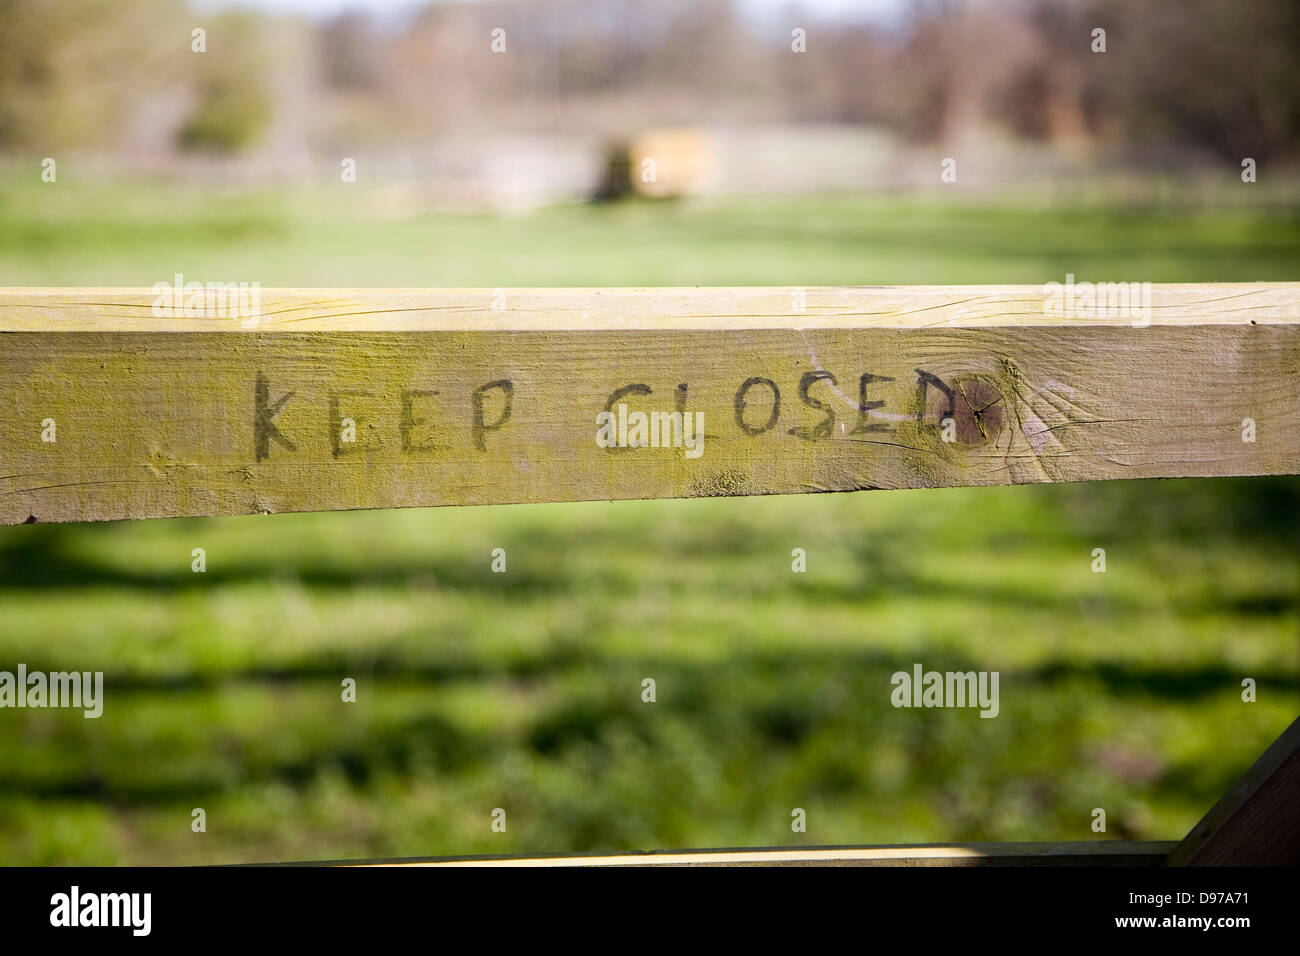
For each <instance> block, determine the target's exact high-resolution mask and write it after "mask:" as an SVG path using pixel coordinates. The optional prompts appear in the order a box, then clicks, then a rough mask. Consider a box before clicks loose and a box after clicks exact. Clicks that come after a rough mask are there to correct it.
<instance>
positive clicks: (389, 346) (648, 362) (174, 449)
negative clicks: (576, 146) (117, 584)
mask: <svg viewBox="0 0 1300 956" xmlns="http://www.w3.org/2000/svg"><path fill="white" fill-rule="evenodd" d="M1296 473H1300V283H1245V284H1231V285H1210V284H1205V285H1157V286H1146V285H1142V286H1139V285H1138V284H1136V283H1131V284H1125V283H1119V284H1109V285H1107V284H1103V285H1098V286H1091V285H1087V284H1079V285H1072V284H1067V285H1065V286H1062V285H1060V284H1055V283H1050V284H1049V285H1048V286H1044V287H1032V286H968V287H911V288H808V289H789V288H749V289H725V288H707V289H491V290H490V289H478V290H475V289H466V290H373V289H372V290H363V289H354V290H346V289H344V290H338V289H330V290H302V289H267V290H261V289H258V288H256V287H254V288H242V289H241V288H239V287H237V286H236V287H233V288H232V287H230V286H223V285H220V284H218V285H217V287H216V288H214V287H212V286H191V285H188V284H183V283H180V282H179V281H178V284H177V285H176V286H170V284H169V283H160V284H159V285H158V286H155V287H154V288H153V289H150V290H131V289H0V523H3V524H17V523H34V522H38V521H40V522H46V521H98V520H108V519H120V518H153V517H171V516H188V515H234V514H249V513H271V512H287V511H328V510H341V509H353V508H398V507H410V506H425V505H467V504H498V503H509V502H541V501H579V500H592V499H623V498H688V497H709V496H722V495H756V494H787V493H802V492H826V491H853V490H860V489H876V488H930V487H944V486H958V485H997V484H1023V483H1033V482H1054V481H1088V480H1100V479H1111V478H1153V477H1165V478H1170V477H1192V476H1227V475H1266V474H1296ZM1062 861H1066V862H1078V863H1084V864H1096V863H1102V862H1105V863H1114V864H1124V865H1156V864H1160V863H1171V864H1190V865H1197V864H1228V863H1293V864H1294V863H1300V721H1297V723H1295V724H1292V725H1291V727H1290V728H1289V729H1288V730H1287V731H1286V733H1284V734H1283V736H1282V737H1281V738H1280V739H1279V740H1278V741H1277V743H1275V744H1274V745H1273V746H1272V747H1270V748H1269V750H1268V752H1267V753H1266V754H1265V755H1264V756H1263V757H1261V758H1260V761H1259V762H1257V763H1256V765H1255V766H1254V767H1252V768H1251V770H1250V771H1249V772H1248V773H1247V774H1246V776H1245V777H1243V778H1242V780H1241V781H1240V782H1239V783H1238V784H1237V785H1236V786H1235V787H1234V788H1233V789H1232V791H1230V793H1229V794H1228V795H1227V796H1225V797H1224V799H1223V800H1222V801H1220V803H1219V804H1217V805H1216V806H1215V807H1214V808H1213V809H1212V810H1211V811H1210V813H1209V814H1207V815H1206V817H1205V819H1204V820H1202V821H1201V822H1200V823H1199V824H1198V825H1197V826H1196V827H1195V828H1194V829H1193V830H1192V832H1191V833H1190V834H1188V836H1187V838H1186V839H1185V840H1183V841H1182V842H1181V843H1180V844H1176V845H1175V844H1160V843H1148V844H1124V843H1119V842H1111V841H1098V842H1096V843H1083V844H1037V845H1025V844H983V845H965V846H945V847H941V846H933V847H901V848H900V847H864V848H822V849H816V850H792V849H788V848H787V849H773V850H750V851H711V852H705V853H698V854H697V853H685V854H681V853H674V854H652V855H635V856H615V857H565V858H546V859H538V860H529V861H520V860H511V861H509V862H511V863H530V864H536V865H550V864H555V863H569V864H573V863H590V864H604V865H611V864H621V863H656V864H669V863H671V864H687V865H689V864H692V863H714V864H722V863H727V864H747V863H799V864H822V863H824V864H872V863H876V864H880V863H888V864H893V865H951V864H988V863H998V862H1002V863H1008V862H1016V863H1033V864H1056V863H1060V862H1062ZM441 862H446V863H457V864H464V863H476V864H489V863H494V862H501V861H493V860H463V859H462V860H448V861H441Z"/></svg>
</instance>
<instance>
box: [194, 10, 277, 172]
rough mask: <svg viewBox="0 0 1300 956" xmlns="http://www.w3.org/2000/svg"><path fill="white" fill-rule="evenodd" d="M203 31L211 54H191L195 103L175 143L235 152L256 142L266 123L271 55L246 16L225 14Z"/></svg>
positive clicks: (254, 22) (254, 23)
mask: <svg viewBox="0 0 1300 956" xmlns="http://www.w3.org/2000/svg"><path fill="white" fill-rule="evenodd" d="M206 29H207V31H208V40H207V42H208V50H209V51H211V52H209V53H206V54H196V59H197V60H198V63H197V65H196V73H195V75H196V77H197V90H196V93H197V102H196V105H195V107H194V110H193V111H192V112H191V113H190V115H189V118H188V119H187V120H186V122H185V125H184V126H183V127H182V128H181V130H180V134H179V142H180V145H181V146H183V147H185V148H187V149H197V150H204V151H212V152H237V151H239V150H242V149H245V148H247V147H249V146H251V145H253V144H254V143H255V142H257V140H258V138H259V137H261V136H262V134H263V133H264V132H265V131H266V128H267V126H268V124H269V123H270V122H271V118H272V109H271V98H270V95H269V93H268V90H267V72H268V66H269V62H270V51H268V50H266V49H265V44H264V35H263V33H262V32H261V31H260V30H259V23H258V19H257V18H256V17H255V16H253V15H251V14H246V13H232V14H226V15H223V16H221V17H219V18H217V19H215V20H212V21H209V26H208V27H206Z"/></svg>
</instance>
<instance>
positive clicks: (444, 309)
mask: <svg viewBox="0 0 1300 956" xmlns="http://www.w3.org/2000/svg"><path fill="white" fill-rule="evenodd" d="M157 299H158V296H156V295H155V293H154V292H152V291H147V290H111V289H109V290H104V289H72V290H70V289H61V290H39V289H11V290H5V291H0V333H3V334H0V522H3V523H18V522H30V521H89V520H100V519H115V518H140V517H161V516H176V515H217V514H245V513H257V512H282V511H304V510H336V509H351V508H393V507H405V506H421V505H453V504H490V503H504V502H537V501H567V500H589V499H618V498H651V497H695V496H710V495H739V494H772V493H799V492H817V491H849V490H855V489H864V488H917V487H939V486H951V485H992V484H1007V483H1024V482H1043V481H1078V480H1094V479H1108V478H1138V477H1175V476H1210V475H1252V474H1279V473H1295V472H1297V471H1300V429H1298V428H1297V427H1296V424H1295V423H1296V421H1297V417H1298V415H1300V285H1297V284H1281V283H1272V284H1250V285H1205V286H1201V285H1194V286H1153V287H1151V290H1150V298H1149V301H1148V305H1149V309H1142V310H1141V311H1140V312H1138V313H1137V314H1133V313H1132V312H1131V313H1130V314H1127V315H1106V314H1101V313H1100V312H1098V311H1097V310H1095V309H1094V310H1093V311H1091V312H1089V311H1088V310H1087V309H1082V310H1080V309H1079V308H1073V309H1071V310H1069V313H1068V314H1065V315H1061V314H1046V313H1045V309H1044V306H1045V303H1046V302H1047V300H1048V296H1047V295H1046V294H1045V291H1044V289H1042V288H1037V287H982V286H981V287H952V288H882V289H807V290H791V289H698V290H690V289H659V290H647V289H640V290H619V289H604V290H447V291H411V290H407V291H403V290H391V291H389V290H315V291H313V290H259V291H258V293H257V302H256V303H255V305H256V308H255V309H253V308H248V306H249V305H250V303H249V302H247V301H246V302H245V303H244V306H245V308H244V310H243V311H242V312H241V311H240V310H239V309H238V308H234V307H232V303H231V301H230V300H229V299H227V300H225V304H224V305H223V304H222V303H223V300H221V299H220V297H214V296H213V295H205V296H202V297H198V298H196V299H194V300H193V301H192V302H191V303H190V304H192V305H194V306H195V308H193V309H192V310H190V311H193V312H195V313H196V314H194V315H187V314H185V313H186V310H185V308H184V305H185V304H186V302H185V300H184V299H178V298H173V297H171V296H170V295H166V294H164V295H163V296H162V299H163V301H162V303H161V305H159V303H158V301H156V300H157ZM1134 301H1138V300H1137V299H1135V300H1134ZM1058 304H1059V303H1058ZM178 306H179V308H178ZM169 311H170V312H171V313H172V314H168V313H169ZM620 405H622V406H625V409H626V414H625V415H624V416H623V418H622V419H620V418H619V416H618V414H617V413H618V408H619V406H620ZM607 409H612V410H613V411H614V417H615V421H614V428H613V434H612V435H611V434H610V433H609V430H607V431H606V433H605V434H606V437H613V438H614V439H615V440H617V439H618V438H619V437H623V438H627V439H633V440H635V439H636V438H638V437H639V436H638V435H637V433H636V430H635V425H636V424H637V413H644V414H646V415H647V416H649V415H651V414H653V413H659V414H660V419H659V420H658V421H657V422H656V424H659V425H663V423H664V422H667V432H666V433H662V436H661V432H660V431H659V430H658V429H655V430H654V433H653V435H652V436H650V440H651V442H652V447H601V445H600V444H598V441H597V437H598V425H597V416H598V414H599V413H601V412H603V411H605V410H607ZM674 412H678V413H682V412H684V413H687V414H686V416H685V419H684V420H683V422H682V423H683V425H685V424H695V422H696V421H697V420H698V419H696V416H697V415H701V414H702V415H703V419H702V421H703V440H702V444H701V445H699V446H698V448H697V449H692V448H689V447H685V446H686V445H689V444H690V438H691V437H692V436H691V434H690V432H688V431H687V430H686V429H685V428H684V427H683V428H682V429H680V430H677V429H676V426H677V421H676V420H674V419H672V418H671V417H670V416H671V414H672V413H674ZM1246 419H1250V420H1251V421H1252V422H1253V423H1254V426H1253V427H1254V438H1255V440H1254V441H1253V442H1251V441H1244V440H1243V429H1244V428H1245V426H1244V424H1243V423H1244V422H1245V420H1246ZM620 420H621V421H623V422H625V423H627V424H628V425H629V428H628V430H627V431H625V432H622V433H621V434H620V432H619V429H618V427H617V426H618V424H619V422H620ZM945 422H950V424H945ZM660 437H663V438H664V439H665V440H666V443H667V444H668V445H669V446H670V447H653V444H654V443H655V442H656V439H658V438H660ZM43 438H45V439H48V438H53V439H55V440H53V441H47V440H43ZM946 438H950V439H952V440H951V441H947V440H945V439H946ZM349 439H354V440H349ZM674 441H675V442H676V445H675V446H674ZM697 452H698V453H697Z"/></svg>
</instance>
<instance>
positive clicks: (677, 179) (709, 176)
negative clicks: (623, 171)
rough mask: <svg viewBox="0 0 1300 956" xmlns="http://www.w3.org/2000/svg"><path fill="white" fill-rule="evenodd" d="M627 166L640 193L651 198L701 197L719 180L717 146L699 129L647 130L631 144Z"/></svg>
mask: <svg viewBox="0 0 1300 956" xmlns="http://www.w3.org/2000/svg"><path fill="white" fill-rule="evenodd" d="M628 166H629V169H628V172H629V176H630V179H631V185H632V188H633V189H634V190H635V191H636V192H637V194H638V195H641V196H646V197H649V198H652V199H669V198H673V197H678V196H698V195H701V194H703V193H706V192H708V191H709V190H710V189H712V188H713V186H714V184H715V183H716V181H717V175H718V156H717V145H716V143H714V141H713V138H712V137H711V136H709V134H708V133H706V132H705V131H703V130H699V129H692V128H681V129H659V130H647V131H646V132H644V133H641V134H640V135H638V136H635V137H633V138H632V140H631V142H630V143H629V144H628Z"/></svg>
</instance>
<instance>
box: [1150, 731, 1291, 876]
mask: <svg viewBox="0 0 1300 956" xmlns="http://www.w3.org/2000/svg"><path fill="white" fill-rule="evenodd" d="M1168 863H1169V865H1170V866H1300V719H1297V720H1296V721H1294V722H1293V723H1292V724H1291V726H1290V727H1288V728H1287V729H1286V730H1284V731H1283V732H1282V736H1280V737H1278V739H1277V740H1275V741H1274V742H1273V743H1272V745H1271V746H1270V747H1269V748H1268V750H1266V751H1264V753H1263V755H1262V756H1261V757H1260V758H1259V759H1258V760H1256V761H1255V763H1254V764H1252V765H1251V768H1250V769H1249V770H1247V771H1246V772H1245V773H1244V774H1243V775H1242V777H1241V779H1240V780H1238V781H1237V782H1236V783H1235V784H1233V786H1232V789H1231V790H1229V791H1228V792H1227V793H1226V794H1224V796H1223V798H1222V799H1221V800H1219V802H1218V803H1216V804H1215V805H1214V806H1213V807H1212V808H1211V809H1210V812H1209V813H1207V814H1206V815H1205V816H1204V818H1202V820H1201V821H1200V822H1199V823H1197V824H1196V826H1194V827H1192V829H1191V832H1189V833H1188V834H1187V836H1186V837H1185V838H1184V839H1183V841H1182V842H1181V843H1179V844H1178V846H1177V848H1176V849H1174V850H1173V851H1172V852H1171V853H1170V854H1169V860H1168Z"/></svg>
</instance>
